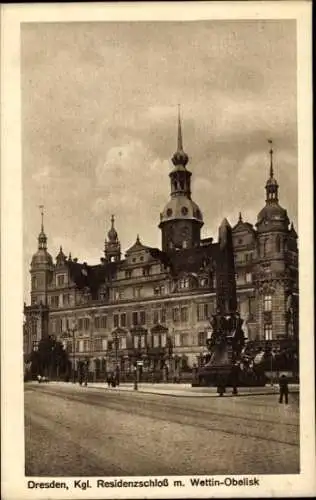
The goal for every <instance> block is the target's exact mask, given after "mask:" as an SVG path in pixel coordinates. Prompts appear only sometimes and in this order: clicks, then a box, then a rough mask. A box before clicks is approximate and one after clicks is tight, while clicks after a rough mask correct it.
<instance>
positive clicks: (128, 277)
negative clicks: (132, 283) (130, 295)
mask: <svg viewBox="0 0 316 500" xmlns="http://www.w3.org/2000/svg"><path fill="white" fill-rule="evenodd" d="M131 277H132V271H125V278H126V279H130V278H131Z"/></svg>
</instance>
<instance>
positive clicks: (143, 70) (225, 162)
mask: <svg viewBox="0 0 316 500" xmlns="http://www.w3.org/2000/svg"><path fill="white" fill-rule="evenodd" d="M21 99H22V117H21V119H22V172H23V214H24V217H23V245H24V298H25V300H26V301H27V303H29V290H30V276H29V266H30V261H31V258H32V255H33V254H34V253H35V252H36V250H37V236H38V233H39V231H40V221H41V218H40V210H39V205H41V204H43V205H44V206H45V219H44V225H45V232H46V234H47V236H48V249H49V252H50V253H51V254H52V256H53V257H54V258H55V256H56V255H57V253H58V250H59V247H60V245H62V247H63V250H64V252H65V253H66V254H68V253H69V252H71V254H72V256H73V257H77V258H78V259H79V261H82V262H83V261H86V262H88V263H91V264H95V263H98V262H100V258H101V257H102V256H103V248H104V239H105V237H106V234H107V231H108V230H109V228H110V217H111V214H115V218H116V220H115V226H116V229H117V231H118V234H119V238H120V241H121V246H122V250H123V253H124V252H125V251H126V250H127V249H128V248H129V247H130V246H131V245H132V244H133V243H134V242H135V240H136V236H137V234H139V235H140V239H141V241H142V242H143V243H144V244H146V245H149V246H154V247H160V245H161V237H160V230H159V229H158V223H159V214H160V212H161V211H162V210H163V207H164V205H165V204H166V203H167V201H168V199H169V195H170V181H169V177H168V174H169V172H170V170H171V166H172V164H171V157H172V155H173V153H174V152H175V150H176V141H177V107H178V103H180V105H181V116H182V131H183V142H184V149H185V151H186V153H187V154H188V155H189V158H190V162H189V164H188V167H187V168H188V169H189V170H190V171H191V172H192V199H193V200H194V201H195V202H196V203H198V205H199V206H200V208H201V211H202V213H203V217H204V227H203V229H202V236H203V237H207V236H212V237H214V239H215V240H216V239H217V232H218V226H219V224H220V222H221V221H222V219H223V218H224V217H227V218H228V220H229V222H230V223H231V224H232V225H234V224H236V222H237V220H238V214H239V211H241V212H242V215H243V218H244V220H246V221H249V222H251V223H253V224H254V223H255V222H256V217H257V214H258V212H259V211H260V209H261V208H262V207H263V206H264V204H265V190H264V186H265V182H266V179H267V177H268V168H269V153H268V151H269V144H268V142H267V141H268V139H272V140H273V144H274V169H275V177H276V178H277V180H278V182H279V185H280V190H279V198H280V204H281V205H282V206H283V207H285V208H286V209H287V210H288V214H289V217H290V220H293V221H294V224H295V227H297V210H298V207H297V198H298V197H297V117H296V106H297V98H296V27H295V21H291V20H281V21H199V22H143V23H141V22H130V23H129V22H125V23H118V22H108V23H107V22H99V23H98V22H89V23H28V24H23V25H22V30H21Z"/></svg>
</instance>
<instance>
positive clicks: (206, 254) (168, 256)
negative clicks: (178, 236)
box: [149, 243, 218, 275]
mask: <svg viewBox="0 0 316 500" xmlns="http://www.w3.org/2000/svg"><path fill="white" fill-rule="evenodd" d="M149 251H150V254H151V255H152V257H154V258H156V259H158V260H160V262H162V263H163V264H164V265H165V266H168V267H169V268H170V271H171V273H172V274H176V275H177V274H180V273H181V272H187V273H194V272H199V271H200V270H201V269H203V268H204V267H206V266H207V265H210V264H212V262H213V261H215V260H216V256H217V252H218V243H212V244H210V245H208V246H203V247H197V248H185V249H181V250H174V251H172V252H168V253H167V252H162V251H161V250H158V249H157V248H151V249H149Z"/></svg>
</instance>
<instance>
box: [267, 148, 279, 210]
mask: <svg viewBox="0 0 316 500" xmlns="http://www.w3.org/2000/svg"><path fill="white" fill-rule="evenodd" d="M268 143H269V144H270V151H269V155H270V166H269V179H268V180H267V183H266V193H267V198H266V202H267V203H269V204H271V203H277V202H278V190H279V185H278V183H277V181H276V179H275V178H274V170H273V148H272V140H271V139H268Z"/></svg>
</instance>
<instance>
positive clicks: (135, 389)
mask: <svg viewBox="0 0 316 500" xmlns="http://www.w3.org/2000/svg"><path fill="white" fill-rule="evenodd" d="M137 390H138V364H137V361H136V364H135V377H134V391H137Z"/></svg>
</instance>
